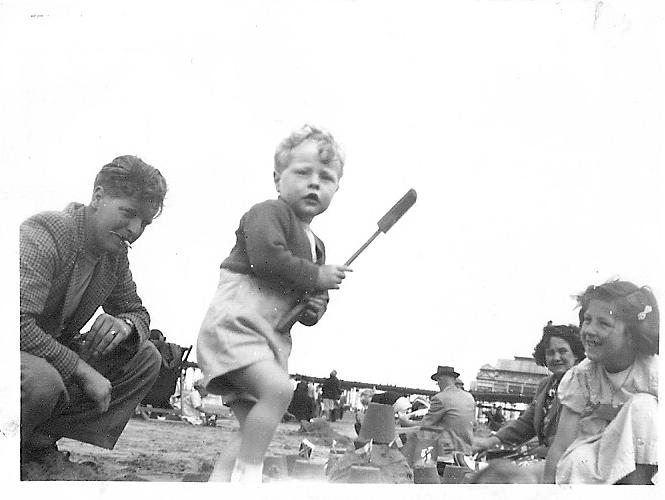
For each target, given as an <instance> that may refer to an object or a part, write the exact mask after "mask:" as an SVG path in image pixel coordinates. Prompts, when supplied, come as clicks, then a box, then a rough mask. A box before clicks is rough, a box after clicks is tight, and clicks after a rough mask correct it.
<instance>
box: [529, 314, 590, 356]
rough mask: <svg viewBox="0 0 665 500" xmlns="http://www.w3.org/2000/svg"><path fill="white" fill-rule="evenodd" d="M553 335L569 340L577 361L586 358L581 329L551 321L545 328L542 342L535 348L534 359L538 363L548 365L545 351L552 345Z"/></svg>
mask: <svg viewBox="0 0 665 500" xmlns="http://www.w3.org/2000/svg"><path fill="white" fill-rule="evenodd" d="M552 337H559V338H560V339H561V340H565V341H566V342H568V345H569V346H570V350H571V351H572V353H573V356H575V363H579V362H580V361H582V360H583V359H584V358H585V355H584V345H583V344H582V340H581V339H580V329H579V328H577V327H576V326H575V325H553V324H552V322H551V321H549V322H548V323H547V325H546V326H545V328H543V336H542V338H541V339H540V342H538V344H537V345H536V347H535V348H534V350H533V359H535V360H536V364H539V365H540V366H547V364H546V362H545V351H546V350H547V348H548V347H549V345H550V339H551V338H552Z"/></svg>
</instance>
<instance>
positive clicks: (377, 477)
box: [348, 465, 381, 484]
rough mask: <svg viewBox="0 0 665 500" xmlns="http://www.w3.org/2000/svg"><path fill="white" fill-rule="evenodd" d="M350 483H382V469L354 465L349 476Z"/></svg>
mask: <svg viewBox="0 0 665 500" xmlns="http://www.w3.org/2000/svg"><path fill="white" fill-rule="evenodd" d="M348 482H349V483H353V484H359V483H380V482H381V469H379V468H378V467H369V466H366V465H352V466H351V470H350V474H349V481H348Z"/></svg>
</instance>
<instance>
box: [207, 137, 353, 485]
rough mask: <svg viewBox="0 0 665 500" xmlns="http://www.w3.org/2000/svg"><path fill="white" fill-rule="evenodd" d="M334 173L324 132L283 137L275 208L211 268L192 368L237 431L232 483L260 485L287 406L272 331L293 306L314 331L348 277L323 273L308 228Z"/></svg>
mask: <svg viewBox="0 0 665 500" xmlns="http://www.w3.org/2000/svg"><path fill="white" fill-rule="evenodd" d="M343 166H344V158H343V155H342V152H341V150H340V148H339V146H338V145H337V143H336V142H335V140H334V139H333V137H332V136H331V135H330V134H328V133H327V132H324V131H322V130H319V129H317V128H314V127H311V126H305V127H303V128H302V129H300V130H298V131H297V132H294V133H293V134H292V135H291V136H289V137H288V138H286V139H285V140H284V141H283V142H282V143H281V144H280V145H279V146H278V147H277V151H276V153H275V171H274V174H273V176H274V181H275V186H276V188H277V192H278V193H279V197H278V199H276V200H268V201H264V202H262V203H258V204H256V205H254V206H253V207H252V208H250V210H249V211H248V212H247V213H246V214H245V215H243V216H242V218H241V220H240V226H239V228H238V229H237V231H236V237H237V239H236V244H235V246H234V247H233V249H232V250H231V254H230V255H229V256H228V257H227V258H226V260H224V261H223V262H222V264H221V271H220V280H219V285H218V287H217V291H216V293H215V296H214V297H213V300H212V303H211V305H210V307H209V309H208V312H207V313H206V316H205V318H204V320H203V324H202V326H201V330H200V332H199V337H198V343H197V361H198V364H199V366H200V367H201V369H202V371H203V374H204V378H203V382H204V383H205V384H206V388H207V390H208V391H209V392H211V393H213V394H221V395H222V396H223V398H224V401H225V402H226V403H227V404H228V405H229V406H230V407H231V409H232V410H233V414H234V415H235V417H236V418H237V419H238V422H239V424H240V443H235V445H236V447H237V445H238V444H239V447H238V449H237V457H235V462H234V465H233V469H232V472H231V477H230V479H231V481H232V482H245V483H260V482H261V478H262V466H263V456H264V455H265V452H266V450H267V449H268V445H269V444H270V441H271V439H272V436H273V434H274V431H275V428H276V427H277V424H278V423H279V422H280V420H281V418H282V416H283V415H284V413H285V412H286V410H287V408H288V406H289V402H290V401H291V396H292V389H291V384H290V382H289V376H288V371H287V360H288V357H289V354H290V352H291V335H290V333H289V331H288V328H287V331H286V332H285V333H280V332H278V331H277V330H276V325H277V324H278V323H279V321H280V319H281V318H282V317H283V316H284V315H285V314H286V313H287V312H288V311H289V310H290V309H291V308H292V307H293V306H294V305H295V304H297V303H298V302H299V301H301V300H305V301H306V303H307V306H306V309H305V310H304V311H303V313H302V314H301V316H300V317H299V319H298V320H299V321H300V322H301V323H303V324H305V325H307V326H311V325H313V324H315V323H316V322H317V321H318V320H319V319H320V318H321V316H322V315H323V313H324V312H325V310H326V304H327V302H328V295H327V290H329V289H333V288H339V284H340V283H341V282H342V280H343V279H344V277H345V273H346V271H350V269H349V268H348V267H346V266H341V265H324V264H323V263H324V261H325V250H324V246H323V242H321V240H319V239H318V238H317V237H316V236H315V235H314V233H312V231H311V230H310V228H309V224H310V222H311V221H312V219H313V218H314V217H316V216H317V215H319V214H320V213H322V212H324V211H325V210H326V209H327V208H328V205H329V204H330V202H331V200H332V198H333V196H334V194H335V192H336V191H337V189H338V188H339V180H340V178H341V177H342V170H343ZM289 328H290V327H289ZM235 451H236V450H235V449H227V450H225V453H224V454H223V456H222V457H221V458H220V459H219V460H218V462H217V465H216V466H215V470H214V471H213V474H212V476H211V480H224V479H228V469H230V468H231V467H230V463H229V461H233V457H234V455H235Z"/></svg>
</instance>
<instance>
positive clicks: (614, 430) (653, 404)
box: [556, 355, 658, 484]
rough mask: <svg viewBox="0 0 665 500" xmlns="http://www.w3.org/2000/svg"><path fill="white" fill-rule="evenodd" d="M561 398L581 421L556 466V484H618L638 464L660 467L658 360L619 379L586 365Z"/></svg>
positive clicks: (573, 373) (567, 381) (646, 359)
mask: <svg viewBox="0 0 665 500" xmlns="http://www.w3.org/2000/svg"><path fill="white" fill-rule="evenodd" d="M559 398H560V400H561V404H563V405H564V406H567V407H568V408H569V409H570V410H572V411H573V412H575V413H578V414H580V415H581V419H580V423H579V433H578V436H577V438H576V439H575V441H573V443H572V444H571V445H570V446H569V447H568V448H567V449H566V451H565V452H564V453H563V455H562V456H561V459H560V460H559V463H558V465H557V470H556V482H557V483H559V484H570V483H591V484H614V483H616V482H617V481H618V480H619V479H621V478H623V477H625V476H627V475H628V474H630V473H631V472H633V471H634V470H635V464H636V463H637V464H650V465H657V464H658V420H657V416H658V356H657V355H653V356H641V357H638V358H636V359H635V361H634V362H633V364H632V365H631V366H630V367H629V368H627V369H626V370H624V371H622V372H619V373H616V374H609V373H608V372H607V371H606V370H605V368H604V367H603V366H602V365H600V364H598V363H596V362H593V361H590V360H588V359H585V360H583V361H582V362H580V364H579V365H577V366H574V367H573V368H571V369H570V370H568V372H567V373H566V374H565V375H564V377H563V379H562V380H561V384H560V385H559ZM617 410H618V411H617ZM613 413H616V415H615V416H614V417H613V418H612V415H613ZM610 419H611V420H610Z"/></svg>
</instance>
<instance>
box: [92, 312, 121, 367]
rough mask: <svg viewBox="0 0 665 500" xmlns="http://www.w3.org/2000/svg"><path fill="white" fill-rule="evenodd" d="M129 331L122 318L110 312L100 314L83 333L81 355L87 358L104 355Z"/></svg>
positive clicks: (116, 345)
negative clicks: (88, 329)
mask: <svg viewBox="0 0 665 500" xmlns="http://www.w3.org/2000/svg"><path fill="white" fill-rule="evenodd" d="M131 333H132V331H131V328H130V326H129V325H128V324H127V323H125V322H124V321H123V320H121V319H119V318H116V317H115V316H111V315H110V314H106V313H103V314H100V315H99V316H97V319H95V322H94V323H93V324H92V327H91V328H90V331H89V332H87V333H85V334H84V340H83V343H82V344H81V357H82V358H83V359H89V358H90V357H93V358H97V357H99V356H105V355H107V354H109V353H110V352H111V351H113V350H114V349H115V348H116V347H118V344H120V342H122V341H123V340H125V339H126V338H127V337H129V336H130V335H131Z"/></svg>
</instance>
